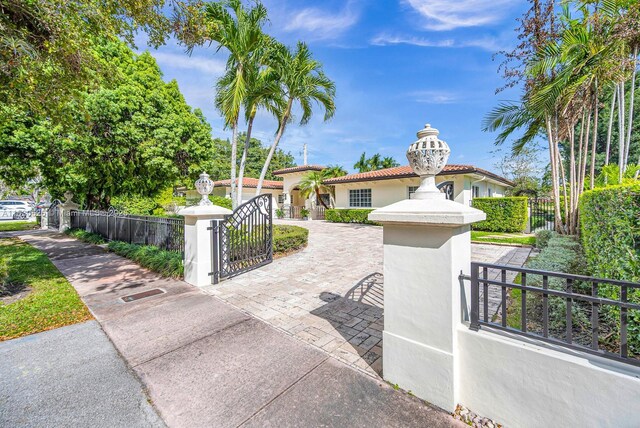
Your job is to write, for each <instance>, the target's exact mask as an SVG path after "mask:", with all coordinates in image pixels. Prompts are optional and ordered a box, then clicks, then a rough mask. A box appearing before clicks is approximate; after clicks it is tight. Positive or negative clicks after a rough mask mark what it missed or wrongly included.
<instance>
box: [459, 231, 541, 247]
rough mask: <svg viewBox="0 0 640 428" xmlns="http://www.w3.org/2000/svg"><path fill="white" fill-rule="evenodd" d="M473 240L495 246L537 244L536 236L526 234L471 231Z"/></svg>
mask: <svg viewBox="0 0 640 428" xmlns="http://www.w3.org/2000/svg"><path fill="white" fill-rule="evenodd" d="M471 240H472V241H476V242H489V243H494V244H521V245H535V244H536V237H535V236H534V235H527V234H524V233H500V232H481V231H479V230H472V231H471Z"/></svg>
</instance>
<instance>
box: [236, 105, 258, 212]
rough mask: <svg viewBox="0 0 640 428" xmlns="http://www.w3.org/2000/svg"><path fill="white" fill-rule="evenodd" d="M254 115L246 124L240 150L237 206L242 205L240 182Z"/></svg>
mask: <svg viewBox="0 0 640 428" xmlns="http://www.w3.org/2000/svg"><path fill="white" fill-rule="evenodd" d="M255 117H256V116H255V114H252V115H251V117H250V118H249V123H248V124H247V136H246V138H245V140H244V149H243V150H242V158H241V159H240V171H238V202H237V204H238V205H241V204H242V186H243V185H242V181H243V178H244V168H245V166H246V164H247V153H248V152H249V145H250V144H251V131H252V130H253V119H255Z"/></svg>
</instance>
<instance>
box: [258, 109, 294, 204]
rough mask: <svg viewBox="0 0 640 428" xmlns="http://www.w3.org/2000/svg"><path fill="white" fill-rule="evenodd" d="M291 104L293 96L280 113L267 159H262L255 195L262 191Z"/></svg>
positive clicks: (285, 124)
mask: <svg viewBox="0 0 640 428" xmlns="http://www.w3.org/2000/svg"><path fill="white" fill-rule="evenodd" d="M292 106H293V98H289V101H288V102H287V109H286V110H285V112H284V114H283V115H282V119H280V125H279V126H278V133H277V134H276V137H275V138H274V140H273V144H271V148H270V149H269V154H268V155H267V159H266V160H265V161H264V165H263V166H262V171H261V172H260V179H259V180H258V187H256V196H258V195H259V194H260V192H261V191H262V183H263V182H264V178H265V177H266V176H267V171H268V170H269V165H270V164H271V159H273V154H274V153H275V152H276V148H277V147H278V143H279V142H280V139H281V138H282V134H284V128H285V127H286V126H287V122H288V121H289V115H290V114H291V107H292Z"/></svg>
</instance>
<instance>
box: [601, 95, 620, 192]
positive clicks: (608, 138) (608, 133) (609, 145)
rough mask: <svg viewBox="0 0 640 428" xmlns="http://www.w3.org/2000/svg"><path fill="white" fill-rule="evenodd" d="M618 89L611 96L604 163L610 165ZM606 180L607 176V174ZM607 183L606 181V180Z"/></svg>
mask: <svg viewBox="0 0 640 428" xmlns="http://www.w3.org/2000/svg"><path fill="white" fill-rule="evenodd" d="M617 94H618V91H616V90H614V91H613V95H612V96H611V114H610V115H609V129H608V130H607V150H606V154H605V158H604V164H605V165H609V155H610V153H611V131H612V130H613V113H614V112H615V110H616V95H617ZM605 180H606V176H605ZM605 184H606V182H605Z"/></svg>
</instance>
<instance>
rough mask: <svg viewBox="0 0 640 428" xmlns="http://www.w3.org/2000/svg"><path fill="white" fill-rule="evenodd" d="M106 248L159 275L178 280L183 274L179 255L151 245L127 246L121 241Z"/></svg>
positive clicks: (180, 255) (113, 242)
mask: <svg viewBox="0 0 640 428" xmlns="http://www.w3.org/2000/svg"><path fill="white" fill-rule="evenodd" d="M107 248H108V249H109V251H112V252H114V253H116V254H118V255H120V256H122V257H126V258H127V259H130V260H133V261H134V262H136V263H138V264H139V265H140V266H144V267H146V268H148V269H150V270H152V271H154V272H158V273H159V274H160V275H163V276H168V277H174V278H180V277H182V276H183V274H184V266H183V264H182V254H180V253H176V252H173V251H165V250H161V249H159V248H158V247H154V246H151V245H137V244H128V243H126V242H122V241H111V242H109V244H108V246H107Z"/></svg>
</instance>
